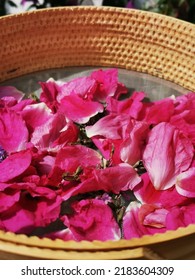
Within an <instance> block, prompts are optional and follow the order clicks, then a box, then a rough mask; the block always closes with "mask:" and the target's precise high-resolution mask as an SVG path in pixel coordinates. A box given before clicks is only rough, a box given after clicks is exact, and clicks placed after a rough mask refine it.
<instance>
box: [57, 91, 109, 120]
mask: <svg viewBox="0 0 195 280" xmlns="http://www.w3.org/2000/svg"><path fill="white" fill-rule="evenodd" d="M59 110H60V112H61V113H63V114H64V115H65V116H66V117H67V118H68V119H70V120H72V121H74V122H76V123H80V124H83V123H87V122H88V121H89V119H90V118H91V117H93V116H95V115H96V114H98V113H101V112H103V110H104V107H103V105H102V104H100V103H99V102H95V101H90V100H84V99H83V98H81V97H79V96H78V95H76V94H74V93H72V94H70V95H68V96H65V97H64V98H63V99H62V100H61V104H60V107H59Z"/></svg>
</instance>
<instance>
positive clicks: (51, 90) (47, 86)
mask: <svg viewBox="0 0 195 280" xmlns="http://www.w3.org/2000/svg"><path fill="white" fill-rule="evenodd" d="M40 85H41V88H42V93H41V95H40V101H41V102H44V103H45V104H46V105H47V106H48V107H49V108H50V109H51V110H52V112H54V113H55V112H56V111H57V109H58V105H59V104H58V102H57V95H58V92H59V89H58V85H57V83H56V82H55V81H54V80H53V79H49V80H48V81H47V82H40Z"/></svg>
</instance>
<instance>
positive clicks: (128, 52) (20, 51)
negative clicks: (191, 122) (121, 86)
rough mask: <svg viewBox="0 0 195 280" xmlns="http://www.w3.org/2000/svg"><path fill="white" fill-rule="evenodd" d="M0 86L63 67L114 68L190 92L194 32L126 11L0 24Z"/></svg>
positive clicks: (65, 11)
mask: <svg viewBox="0 0 195 280" xmlns="http://www.w3.org/2000/svg"><path fill="white" fill-rule="evenodd" d="M0 42H1V48H0V61H1V64H0V81H3V80H7V79H9V78H12V77H17V76H20V75H23V74H26V73H32V72H34V71H38V70H43V69H49V68H59V67H65V66H83V65H98V66H99V65H101V66H115V67H116V66H117V67H121V68H126V69H131V70H135V71H140V72H145V73H148V74H151V75H154V76H157V77H160V78H163V79H165V80H169V81H172V82H174V83H176V84H178V85H181V86H183V87H185V88H187V89H189V90H192V91H195V79H194V74H195V27H194V25H193V24H190V23H187V22H184V21H180V20H176V19H174V18H170V17H166V16H163V15H158V14H153V13H149V12H143V11H138V10H130V9H119V8H108V7H107V8H101V7H99V8H98V7H73V8H54V9H46V10H40V11H35V12H30V13H24V14H22V15H12V16H6V17H3V18H1V19H0Z"/></svg>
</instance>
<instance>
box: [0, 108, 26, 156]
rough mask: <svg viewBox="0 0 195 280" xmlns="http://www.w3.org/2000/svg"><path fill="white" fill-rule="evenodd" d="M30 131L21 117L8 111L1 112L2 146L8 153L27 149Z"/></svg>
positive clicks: (0, 142)
mask: <svg viewBox="0 0 195 280" xmlns="http://www.w3.org/2000/svg"><path fill="white" fill-rule="evenodd" d="M27 142H28V130H27V127H26V124H25V122H24V120H23V119H22V117H21V115H20V114H18V113H16V112H15V111H12V110H8V109H1V110H0V145H1V146H2V147H3V148H4V150H6V151H7V152H8V153H11V152H17V151H21V150H23V149H25V148H26V144H27Z"/></svg>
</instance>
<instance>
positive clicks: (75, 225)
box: [61, 199, 121, 241]
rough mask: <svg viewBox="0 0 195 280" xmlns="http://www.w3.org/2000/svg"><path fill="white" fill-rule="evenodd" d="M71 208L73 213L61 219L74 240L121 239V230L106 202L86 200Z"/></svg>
mask: <svg viewBox="0 0 195 280" xmlns="http://www.w3.org/2000/svg"><path fill="white" fill-rule="evenodd" d="M71 207H72V209H73V213H72V214H70V215H65V216H63V217H61V220H62V221H63V222H64V224H65V225H66V226H67V227H68V228H69V229H70V231H71V232H72V234H73V236H74V240H76V241H81V240H88V241H93V240H101V241H106V240H118V239H120V235H121V234H120V228H119V226H118V224H117V222H116V220H115V219H114V216H113V214H112V210H111V209H110V208H109V206H108V205H106V204H105V202H104V201H102V200H98V199H86V200H81V201H76V202H74V203H73V204H72V205H71Z"/></svg>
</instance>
